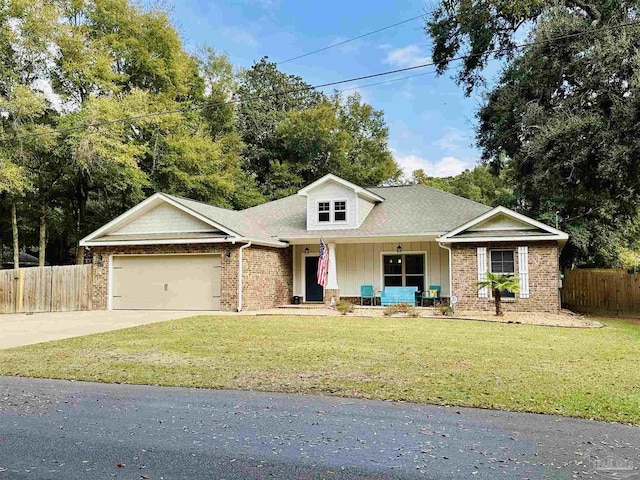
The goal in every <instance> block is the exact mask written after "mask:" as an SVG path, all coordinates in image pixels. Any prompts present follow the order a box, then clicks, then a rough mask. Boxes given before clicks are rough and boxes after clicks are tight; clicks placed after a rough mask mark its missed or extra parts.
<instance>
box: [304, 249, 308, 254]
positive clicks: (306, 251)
mask: <svg viewBox="0 0 640 480" xmlns="http://www.w3.org/2000/svg"><path fill="white" fill-rule="evenodd" d="M304 253H305V254H306V255H309V247H306V248H305V249H304Z"/></svg>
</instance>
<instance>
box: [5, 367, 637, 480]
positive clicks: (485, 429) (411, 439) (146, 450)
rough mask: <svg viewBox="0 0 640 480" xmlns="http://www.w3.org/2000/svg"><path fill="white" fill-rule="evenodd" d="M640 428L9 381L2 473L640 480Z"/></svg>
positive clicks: (403, 406)
mask: <svg viewBox="0 0 640 480" xmlns="http://www.w3.org/2000/svg"><path fill="white" fill-rule="evenodd" d="M639 468H640V429H639V428H636V427H630V426H624V425H616V424H607V423H602V422H593V421H585V420H575V419H568V418H562V417H554V416H546V415H533V414H522V413H510V412H498V411H492V410H479V409H467V408H456V407H449V408H447V407H438V406H430V405H416V404H409V403H398V402H378V401H368V400H353V399H344V398H333V397H322V396H307V395H288V394H272V393H257V392H236V391H215V390H194V389H182V388H163V387H146V386H129V385H108V384H95V383H83V382H66V381H55V380H35V379H21V378H7V377H0V480H8V479H11V480H22V479H82V480H87V479H109V478H119V479H132V480H145V479H149V480H158V479H167V480H168V479H190V480H193V479H227V480H231V479H253V478H261V479H262V478H264V479H273V478H292V479H293V478H295V479H307V478H313V479H321V478H327V479H346V478H358V479H392V478H393V479H396V478H406V479H411V478H421V479H438V480H442V479H458V478H465V479H466V478H472V479H487V480H489V479H497V478H505V479H539V478H548V479H564V478H567V479H569V478H600V479H602V478H638V479H640V469H639Z"/></svg>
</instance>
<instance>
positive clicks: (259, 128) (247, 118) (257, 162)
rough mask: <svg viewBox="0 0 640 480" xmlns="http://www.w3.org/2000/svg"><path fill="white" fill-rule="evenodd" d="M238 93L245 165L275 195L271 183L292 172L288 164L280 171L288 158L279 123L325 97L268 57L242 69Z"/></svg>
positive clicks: (266, 193)
mask: <svg viewBox="0 0 640 480" xmlns="http://www.w3.org/2000/svg"><path fill="white" fill-rule="evenodd" d="M236 95H237V97H238V98H241V99H243V102H241V103H239V104H238V106H237V109H236V126H237V129H238V132H239V133H240V136H241V138H242V141H243V143H244V144H245V145H246V149H245V152H244V155H243V157H244V169H245V171H247V172H249V173H250V174H252V175H255V178H256V182H257V183H258V186H259V187H260V189H261V190H262V193H263V194H265V196H268V197H271V198H273V196H274V195H273V194H272V192H271V190H270V189H271V188H272V185H273V184H282V183H283V181H284V179H285V178H287V177H286V175H287V174H288V173H290V169H287V168H286V167H284V170H287V171H288V173H285V172H282V171H281V170H283V168H281V167H282V164H283V163H284V162H287V161H288V159H287V158H286V157H285V156H284V154H283V152H282V145H281V143H280V138H279V136H278V134H277V129H278V125H279V124H280V123H281V122H282V121H284V120H285V119H286V118H287V116H288V115H289V114H290V112H301V111H304V110H306V109H309V108H313V107H316V106H318V104H319V103H320V102H322V101H323V100H324V99H325V97H324V95H323V94H321V93H319V92H316V91H315V90H313V89H311V85H309V84H308V83H306V82H305V81H304V80H303V79H302V78H301V77H298V76H296V75H287V74H286V73H283V72H281V71H279V70H278V68H277V66H276V64H275V63H272V62H269V60H268V58H267V57H264V58H262V59H261V60H260V61H259V62H257V63H255V64H254V65H253V66H252V67H251V68H250V69H248V70H245V71H243V72H241V73H240V75H239V79H238V87H237V92H236ZM272 175H273V177H274V179H272V178H271V177H272Z"/></svg>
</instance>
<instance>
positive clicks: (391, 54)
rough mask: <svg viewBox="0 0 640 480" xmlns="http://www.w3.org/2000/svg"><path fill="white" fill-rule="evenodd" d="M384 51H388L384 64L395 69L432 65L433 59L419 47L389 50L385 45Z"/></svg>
mask: <svg viewBox="0 0 640 480" xmlns="http://www.w3.org/2000/svg"><path fill="white" fill-rule="evenodd" d="M382 49H383V50H386V51H387V56H386V58H385V60H384V62H385V63H388V64H389V65H393V66H394V67H399V68H403V67H413V66H415V65H422V64H425V63H431V57H430V56H428V55H426V54H425V53H424V51H423V50H422V48H421V47H420V46H419V45H415V44H413V45H407V46H406V47H403V48H395V49H389V47H388V46H387V45H385V46H384V48H382Z"/></svg>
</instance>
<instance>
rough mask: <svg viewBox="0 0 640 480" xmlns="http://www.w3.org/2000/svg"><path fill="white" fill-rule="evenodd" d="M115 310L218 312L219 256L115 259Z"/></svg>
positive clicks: (113, 283)
mask: <svg viewBox="0 0 640 480" xmlns="http://www.w3.org/2000/svg"><path fill="white" fill-rule="evenodd" d="M111 275H112V277H111V282H112V288H111V292H112V296H111V308H113V309H114V310H220V255H218V254H201V255H189V254H186V255H114V256H113V260H112V274H111Z"/></svg>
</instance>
